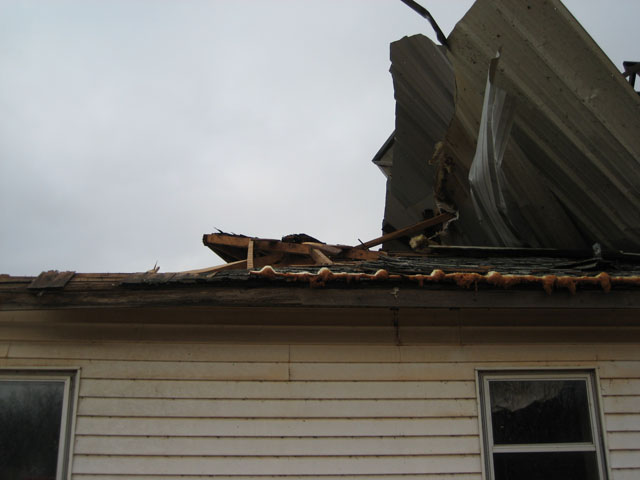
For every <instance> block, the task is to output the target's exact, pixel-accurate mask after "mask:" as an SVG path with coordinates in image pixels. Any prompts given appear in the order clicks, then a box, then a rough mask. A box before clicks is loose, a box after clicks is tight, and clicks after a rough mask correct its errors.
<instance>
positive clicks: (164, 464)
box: [73, 455, 481, 475]
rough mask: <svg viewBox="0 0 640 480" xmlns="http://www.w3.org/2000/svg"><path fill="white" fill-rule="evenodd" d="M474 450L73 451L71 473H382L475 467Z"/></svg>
mask: <svg viewBox="0 0 640 480" xmlns="http://www.w3.org/2000/svg"><path fill="white" fill-rule="evenodd" d="M480 469H481V467H480V457H479V455H456V456H455V457H453V458H452V457H451V456H446V455H443V456H440V455H425V456H404V457H393V456H389V457H387V456H381V457H375V456H371V457H366V456H365V457H196V458H192V457H163V456H148V457H127V456H109V457H105V456H90V455H74V461H73V473H74V474H76V473H121V474H129V475H140V474H157V475H161V474H162V475H167V474H169V475H177V474H181V473H183V472H185V471H188V472H190V473H191V474H198V475H204V474H207V473H210V472H216V473H217V474H222V475H231V474H235V475H259V474H262V475H304V474H305V473H307V472H326V473H334V474H342V475H345V474H346V475H353V474H360V475H363V474H365V475H379V474H381V473H395V474H398V473H411V474H417V473H423V472H430V473H478V472H480Z"/></svg>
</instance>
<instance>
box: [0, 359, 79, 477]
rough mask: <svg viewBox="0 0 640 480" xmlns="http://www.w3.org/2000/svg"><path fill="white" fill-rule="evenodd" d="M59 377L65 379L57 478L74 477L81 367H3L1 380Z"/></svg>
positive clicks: (0, 371) (50, 378)
mask: <svg viewBox="0 0 640 480" xmlns="http://www.w3.org/2000/svg"><path fill="white" fill-rule="evenodd" d="M3 380H8V381H9V380H10V381H25V382H29V381H32V382H33V381H58V382H62V383H64V395H63V398H62V415H61V419H60V439H59V442H58V463H57V471H56V480H71V461H72V458H73V445H74V443H75V442H74V438H75V427H76V412H77V410H78V391H79V384H80V368H68V367H65V368H51V367H46V368H40V367H29V368H0V382H1V381H3Z"/></svg>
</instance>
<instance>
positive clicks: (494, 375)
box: [476, 366, 611, 480]
mask: <svg viewBox="0 0 640 480" xmlns="http://www.w3.org/2000/svg"><path fill="white" fill-rule="evenodd" d="M495 379H499V380H507V381H508V380H513V381H518V380H531V379H548V380H557V379H565V380H585V381H586V383H587V400H588V404H589V417H590V420H591V424H592V433H593V443H562V444H544V445H540V446H538V445H500V446H495V445H493V429H492V428H491V427H490V418H491V416H490V415H491V407H490V402H489V388H488V382H489V381H490V380H495ZM476 399H477V405H478V412H479V415H478V421H479V427H480V448H481V449H480V452H481V460H482V477H483V479H485V480H494V469H493V453H494V452H509V451H511V452H522V453H526V452H541V451H542V452H548V451H556V452H563V451H564V452H571V451H583V452H586V451H595V452H596V459H597V463H598V469H599V472H600V477H601V479H602V480H608V479H609V478H611V477H610V462H609V458H608V455H607V453H608V452H607V448H606V447H607V445H606V436H605V434H604V433H605V432H604V429H603V425H604V417H603V412H602V408H601V405H602V398H601V395H600V383H599V379H598V376H597V375H596V369H595V368H585V367H570V366H566V367H561V368H552V367H542V368H535V367H533V368H531V367H520V368H509V369H504V368H497V369H491V368H477V369H476Z"/></svg>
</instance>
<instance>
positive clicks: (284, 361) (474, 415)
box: [0, 324, 640, 480]
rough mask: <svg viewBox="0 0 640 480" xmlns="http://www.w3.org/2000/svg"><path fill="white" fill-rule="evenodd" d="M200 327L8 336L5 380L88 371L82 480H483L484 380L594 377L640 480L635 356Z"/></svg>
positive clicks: (610, 348) (625, 349) (611, 439)
mask: <svg viewBox="0 0 640 480" xmlns="http://www.w3.org/2000/svg"><path fill="white" fill-rule="evenodd" d="M191 327H192V326H188V327H184V330H185V331H183V332H182V333H181V334H180V335H179V338H177V339H176V340H175V341H171V340H170V339H162V340H158V339H156V340H154V341H149V340H147V341H145V340H140V338H138V336H139V335H141V334H140V331H138V330H137V329H136V326H135V325H132V326H131V327H130V328H131V336H132V338H131V339H130V340H128V339H127V337H126V335H124V334H123V331H125V329H124V328H123V327H122V326H120V325H116V326H115V332H116V333H113V334H109V332H110V329H109V328H108V325H107V324H100V325H96V326H95V329H93V327H92V326H91V325H87V326H85V327H83V329H84V330H83V331H82V332H79V333H78V332H77V333H76V334H77V335H80V333H82V335H84V336H86V337H87V338H89V340H83V339H81V338H77V337H75V338H76V339H69V336H61V335H55V329H51V330H50V332H54V333H50V334H48V335H44V334H42V333H38V330H37V329H34V330H33V332H32V331H30V330H29V329H27V328H26V327H25V325H19V326H18V327H16V328H15V329H11V328H9V329H7V330H3V329H2V328H0V367H2V368H27V367H47V368H56V367H58V368H64V367H80V368H81V369H82V380H81V382H80V385H79V396H80V398H79V404H78V414H77V424H76V434H75V448H74V458H73V464H72V469H73V478H74V479H76V480H116V479H117V480H124V479H126V478H132V477H133V476H135V478H136V480H151V479H154V480H173V479H176V480H177V479H178V478H181V479H183V480H199V479H204V478H209V479H218V480H224V479H231V478H233V479H234V480H249V479H263V480H267V479H275V478H282V477H281V476H283V475H285V476H286V477H285V478H287V479H288V480H292V479H296V478H297V479H306V480H311V479H323V480H331V479H335V480H350V479H360V480H363V479H365V478H376V479H380V480H382V479H385V480H394V479H396V480H400V479H402V480H413V479H418V478H420V479H427V480H454V479H455V480H481V478H482V474H481V471H482V468H481V457H480V437H479V428H478V408H477V398H476V384H475V372H476V369H497V368H514V367H518V368H527V369H546V368H574V367H577V368H582V369H595V371H596V375H597V376H598V377H599V383H600V394H601V400H602V409H603V416H604V425H603V429H604V431H605V443H606V445H605V447H606V448H608V449H609V450H610V452H609V454H608V455H609V458H608V461H609V463H610V466H611V473H612V480H630V479H632V478H633V479H637V478H639V477H640V407H639V406H638V404H639V403H640V348H638V346H637V345H635V344H633V345H632V344H617V345H614V344H598V343H593V344H582V345H571V344H555V345H542V344H540V343H536V344H508V343H507V344H493V345H468V346H461V345H442V344H440V345H413V346H395V345H380V344H378V345H357V344H347V345H336V344H334V343H333V342H332V341H331V338H332V337H334V336H339V333H340V332H333V333H331V332H330V330H331V329H330V327H327V329H328V330H327V331H328V332H329V333H331V334H327V335H323V336H320V337H318V336H316V337H312V338H313V340H314V341H316V342H318V343H320V344H318V345H307V344H304V343H296V342H294V341H291V340H289V341H288V342H287V344H283V345H279V344H277V343H273V339H272V338H271V337H270V341H269V342H268V343H269V344H262V343H260V338H261V337H260V332H259V331H257V332H256V334H255V335H254V336H251V337H249V336H248V333H247V332H248V331H247V332H244V333H243V335H242V336H241V339H244V340H245V341H244V342H236V343H235V344H217V343H211V342H210V339H209V337H207V338H206V339H204V340H202V339H201V338H199V334H200V332H201V330H203V329H204V330H206V328H205V326H197V327H196V328H194V329H192V330H190V328H191ZM160 328H162V329H167V328H168V326H167V325H162V326H161V327H160ZM287 328H292V327H287ZM175 330H176V331H177V330H178V329H177V328H176V329H175ZM147 331H149V332H152V331H153V330H152V328H151V326H150V325H145V332H147ZM16 332H18V333H19V334H16ZM3 335H4V336H3ZM103 335H104V336H103ZM211 335H212V334H211ZM56 336H58V338H59V339H58V340H53V339H54V338H56ZM142 336H144V335H142ZM150 336H151V338H154V335H153V334H150ZM102 338H106V339H102ZM248 338H251V341H246V340H247V339H248ZM300 338H301V342H303V341H309V338H308V337H304V336H302V334H301V336H300Z"/></svg>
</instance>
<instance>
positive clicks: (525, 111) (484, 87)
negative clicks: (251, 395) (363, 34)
mask: <svg viewBox="0 0 640 480" xmlns="http://www.w3.org/2000/svg"><path fill="white" fill-rule="evenodd" d="M446 43H447V45H448V46H447V47H441V46H437V45H435V44H434V43H433V42H431V40H429V39H427V38H426V37H424V36H422V35H416V36H412V37H407V38H403V39H402V40H400V41H398V42H395V43H393V44H392V46H391V62H392V64H391V73H392V76H393V82H394V87H395V96H396V102H397V107H396V129H395V132H394V133H393V134H392V135H391V136H390V137H389V138H388V139H387V141H386V142H385V143H384V145H383V147H382V148H381V150H380V151H379V152H378V154H377V155H376V156H375V158H374V163H375V164H376V165H378V167H380V169H381V170H382V171H383V173H384V174H385V175H386V176H387V178H388V181H387V192H386V208H385V216H384V224H383V232H385V233H384V234H383V235H382V236H381V237H379V238H376V239H372V240H370V241H367V242H363V243H361V244H360V245H357V246H349V245H327V244H325V243H323V242H321V241H319V240H317V239H315V238H313V237H310V236H308V235H305V234H295V235H288V236H286V237H283V238H282V239H281V240H276V239H261V238H254V237H248V236H244V235H235V234H227V233H224V232H219V233H212V234H206V235H204V236H203V243H204V245H205V246H207V247H208V248H210V249H211V250H212V251H213V252H215V253H216V254H217V255H219V256H220V257H221V258H222V259H224V260H225V261H226V262H227V263H226V264H223V265H218V266H215V267H210V268H204V269H199V270H192V271H187V272H177V273H158V272H157V269H153V270H150V271H148V272H144V273H130V274H75V273H74V272H62V273H60V272H56V271H51V272H43V273H42V274H41V275H40V276H39V277H9V276H6V275H0V309H18V308H26V309H29V308H68V307H81V306H85V307H99V306H105V305H107V306H128V307H130V306H149V305H152V306H167V305H245V306H246V305H249V306H264V305H276V306H292V305H295V306H325V307H336V306H349V307H369V306H371V307H374V306H384V307H393V308H395V307H397V306H399V305H404V306H410V307H438V308H440V307H446V308H459V307H460V306H466V307H469V308H477V307H483V308H484V307H486V308H491V307H495V306H500V305H502V306H505V305H509V306H511V307H516V308H544V307H550V306H551V307H554V308H555V307H562V308H565V307H569V308H583V309H588V308H596V309H597V308H615V309H623V308H629V309H637V308H639V307H640V297H639V296H638V287H639V286H640V253H634V252H640V215H638V212H640V165H639V163H640V135H639V133H640V115H639V114H640V98H639V96H638V95H637V94H636V93H635V91H634V90H633V88H632V87H631V86H630V85H629V83H628V82H627V81H626V80H625V79H624V76H623V75H622V74H621V73H620V72H619V71H617V70H616V69H615V67H614V66H613V65H612V64H611V62H610V61H609V60H608V58H607V57H606V56H605V55H604V54H603V53H602V51H601V50H600V49H599V48H598V46H597V45H596V44H595V43H594V42H593V40H591V38H590V37H589V36H588V34H587V33H586V32H585V31H584V30H583V29H582V27H581V26H580V25H579V24H578V23H577V21H576V20H575V19H574V18H573V17H572V16H571V14H570V13H569V12H568V11H567V10H566V8H564V6H563V5H562V4H561V3H560V2H559V1H558V0H548V1H540V2H530V4H527V2H521V1H519V0H477V1H476V3H475V4H474V6H473V7H472V8H471V9H470V10H469V12H468V13H467V14H466V15H465V17H464V18H463V19H462V20H461V21H460V22H459V23H458V25H457V26H456V27H455V29H454V30H453V32H452V33H451V35H450V36H449V38H448V39H447V42H446ZM378 245H382V250H377V251H373V250H371V249H372V248H373V247H376V246H378ZM470 245H472V246H470ZM283 285H286V286H288V287H292V288H288V289H287V291H286V292H283V291H282V290H283V289H281V288H280V287H282V286H283ZM258 286H259V287H260V288H253V287H258ZM308 286H311V287H324V286H328V287H331V288H327V289H322V290H323V293H315V294H311V293H309V292H310V289H309V288H308ZM363 286H366V287H367V288H364V289H363V288H360V287H363ZM212 287H216V288H215V291H214V292H212V290H211V288H212ZM300 287H307V288H300ZM400 287H402V289H403V292H409V293H403V294H402V296H401V298H400V299H399V297H398V295H397V292H398V291H399V288H400ZM278 288H280V291H277V292H276V289H278ZM513 288H517V289H519V294H518V295H517V296H514V295H510V293H511V292H509V291H508V290H509V289H513ZM328 290H330V292H329V291H328ZM347 290H350V291H351V292H352V293H349V292H347ZM390 290H391V293H392V295H390V294H389V293H390ZM426 290H428V291H430V292H433V294H432V295H431V294H430V295H424V294H421V293H420V292H424V291H426ZM465 290H467V291H468V290H472V291H473V292H475V293H476V294H477V295H474V296H473V297H472V296H470V295H468V294H467V293H466V292H464V291H465ZM558 291H559V292H560V294H555V293H554V292H558ZM353 292H355V293H353ZM578 292H580V295H577V297H580V298H579V299H578V300H576V299H575V297H576V295H575V294H576V293H578ZM610 292H613V294H612V295H607V296H604V295H603V293H610ZM543 298H544V299H545V300H544V302H541V299H543ZM543 306H544V307H543Z"/></svg>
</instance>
